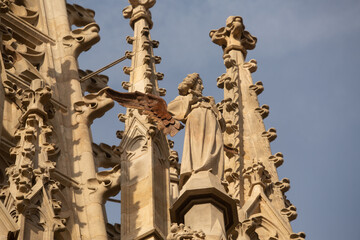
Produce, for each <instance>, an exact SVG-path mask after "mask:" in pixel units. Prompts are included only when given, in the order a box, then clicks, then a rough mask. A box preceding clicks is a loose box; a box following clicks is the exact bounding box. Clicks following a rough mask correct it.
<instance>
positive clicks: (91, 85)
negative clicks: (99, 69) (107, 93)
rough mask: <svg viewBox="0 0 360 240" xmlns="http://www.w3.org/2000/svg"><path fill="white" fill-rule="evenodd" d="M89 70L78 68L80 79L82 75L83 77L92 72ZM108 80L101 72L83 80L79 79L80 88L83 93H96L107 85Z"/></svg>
mask: <svg viewBox="0 0 360 240" xmlns="http://www.w3.org/2000/svg"><path fill="white" fill-rule="evenodd" d="M92 72H93V71H91V70H86V71H83V70H81V69H79V77H80V79H81V78H82V77H85V76H86V75H88V74H90V73H92ZM108 82H109V77H108V76H106V75H102V74H97V75H95V76H93V77H91V78H89V79H86V80H85V81H81V83H80V84H81V90H82V92H83V93H85V92H89V93H97V92H98V91H100V90H101V89H103V88H105V87H107V86H108V85H107V83H108Z"/></svg>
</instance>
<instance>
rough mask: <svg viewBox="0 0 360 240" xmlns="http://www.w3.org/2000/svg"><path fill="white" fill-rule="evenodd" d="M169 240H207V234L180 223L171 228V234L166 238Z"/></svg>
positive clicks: (172, 225)
mask: <svg viewBox="0 0 360 240" xmlns="http://www.w3.org/2000/svg"><path fill="white" fill-rule="evenodd" d="M166 239H167V240H179V239H192V240H201V239H205V233H204V232H203V231H201V230H200V231H195V230H192V229H191V228H190V227H188V226H185V225H184V224H182V223H180V224H179V225H178V224H177V223H172V224H171V227H170V233H169V235H168V236H167V238H166Z"/></svg>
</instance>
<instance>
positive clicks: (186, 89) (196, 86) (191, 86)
mask: <svg viewBox="0 0 360 240" xmlns="http://www.w3.org/2000/svg"><path fill="white" fill-rule="evenodd" d="M203 89H204V86H203V83H202V80H201V78H200V75H199V74H198V73H191V74H188V75H187V76H186V78H184V80H183V81H182V82H181V83H180V84H179V87H178V90H179V94H180V95H183V96H185V95H187V94H189V93H190V90H193V91H197V92H199V93H200V94H201V93H202V90H203Z"/></svg>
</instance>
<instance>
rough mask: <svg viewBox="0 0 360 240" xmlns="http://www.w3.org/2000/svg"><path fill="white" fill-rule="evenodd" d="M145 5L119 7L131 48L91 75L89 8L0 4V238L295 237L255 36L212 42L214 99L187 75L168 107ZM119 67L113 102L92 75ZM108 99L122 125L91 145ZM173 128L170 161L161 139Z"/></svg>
mask: <svg viewBox="0 0 360 240" xmlns="http://www.w3.org/2000/svg"><path fill="white" fill-rule="evenodd" d="M155 3H156V1H155V0H129V4H130V5H129V6H128V7H126V8H125V9H124V10H123V12H122V13H123V16H124V17H125V18H126V19H129V23H130V26H131V28H132V29H133V31H134V34H133V36H128V37H127V38H126V41H127V43H128V44H130V45H131V46H132V49H131V50H129V51H126V52H125V56H123V57H121V58H119V59H118V60H116V61H114V62H112V63H110V64H108V65H106V66H104V67H102V68H100V69H99V70H97V71H94V72H93V71H91V70H85V71H84V70H81V69H79V68H78V66H79V63H78V57H79V55H80V54H81V53H82V52H84V51H88V50H89V49H91V47H92V46H93V45H94V44H96V43H98V42H99V41H100V36H99V31H100V27H99V26H98V25H97V24H96V22H95V11H93V10H91V9H88V8H85V7H82V6H80V5H77V4H68V3H67V2H66V0H56V1H40V0H39V1H35V0H34V1H25V0H0V23H1V24H0V51H1V55H0V77H1V82H0V239H14V240H19V239H21V240H33V239H38V240H49V239H69V240H72V239H73V240H78V239H82V240H90V239H91V240H119V239H122V240H133V239H138V240H165V239H169V240H175V239H176V240H180V239H183V240H187V239H189V240H190V239H199V240H200V239H208V240H212V239H214V240H215V239H216V240H219V239H222V240H225V239H231V240H236V239H238V240H243V239H252V240H255V239H256V240H264V239H271V240H288V239H298V240H300V239H301V240H303V239H305V234H304V233H303V232H299V233H294V232H293V231H292V229H291V225H290V221H292V220H294V219H296V217H297V212H296V207H295V206H294V205H293V204H292V203H291V202H290V201H289V200H287V198H286V195H285V193H286V192H287V191H288V190H289V189H290V180H289V179H288V178H283V179H282V180H279V178H278V175H277V170H276V168H277V167H279V166H281V165H282V164H283V162H284V156H283V154H282V153H280V152H278V153H275V154H272V153H271V149H270V142H272V141H274V140H275V138H276V137H277V132H276V129H275V128H270V129H268V130H266V129H265V127H264V123H263V119H265V118H266V117H268V115H269V110H270V107H269V106H268V105H266V104H264V105H261V106H260V105H259V102H258V96H259V95H260V94H261V93H262V92H263V91H264V85H263V83H262V82H261V81H257V82H255V83H254V82H253V80H252V76H251V73H254V72H255V71H256V70H257V62H256V60H254V59H251V60H249V61H247V62H246V61H245V58H246V55H247V51H248V50H252V49H254V48H255V46H256V41H257V39H256V37H254V36H252V35H251V34H250V33H249V32H248V31H246V30H245V26H244V24H243V19H242V18H241V17H239V16H231V17H229V18H228V19H227V20H226V26H224V27H222V28H220V29H218V30H212V31H211V32H210V37H211V40H212V41H213V42H214V43H215V44H217V45H219V46H221V49H222V51H223V56H222V57H223V60H224V65H225V68H226V73H224V74H222V75H221V76H220V77H218V78H217V83H216V84H217V86H218V87H219V88H221V89H223V91H224V99H223V100H222V101H221V102H220V103H217V104H216V103H215V100H214V98H213V97H211V96H203V95H202V90H203V88H204V86H203V82H202V79H201V78H200V76H199V74H197V73H192V74H189V75H187V76H186V77H185V78H184V79H183V81H182V82H181V83H180V84H179V87H178V90H179V95H178V96H177V97H176V98H175V99H174V100H173V101H171V102H169V104H166V102H165V100H164V99H162V98H161V97H162V96H165V94H166V89H165V88H160V87H159V81H161V80H164V78H165V76H164V74H163V73H161V72H158V71H157V70H156V66H157V64H160V63H161V61H162V59H161V57H159V56H155V55H154V49H155V48H158V47H159V42H158V41H156V40H153V39H152V38H151V34H150V33H151V29H152V28H153V21H152V16H151V12H150V9H151V8H152V7H154V5H155ZM74 26H76V27H74ZM125 60H131V64H129V65H128V66H126V67H124V68H123V72H124V74H125V76H126V77H128V78H129V79H128V80H125V81H123V82H120V83H119V85H121V86H122V87H123V88H124V89H125V90H126V91H127V92H125V93H122V92H117V91H114V90H112V89H110V88H109V87H108V82H109V81H110V80H111V79H109V78H108V77H107V76H106V75H103V74H100V73H102V72H103V71H105V70H106V69H108V68H110V67H113V66H115V65H116V64H118V63H120V62H122V61H125ZM214 84H215V83H214ZM113 100H116V101H117V102H118V103H119V104H121V105H122V106H124V107H126V108H127V109H126V113H120V114H119V115H118V116H117V118H118V119H119V121H120V122H122V123H124V124H125V129H122V130H117V129H114V134H115V135H116V137H117V138H118V139H120V144H119V145H116V146H111V145H110V144H106V143H100V144H96V143H94V142H93V140H92V139H93V137H92V133H91V125H92V123H93V121H94V120H95V119H98V118H101V117H102V116H103V115H104V114H106V113H107V112H108V110H110V109H111V108H112V107H113V105H114V101H113ZM59 110H60V111H59ZM113 117H116V116H113ZM181 122H182V123H184V124H185V130H184V132H185V133H184V135H185V137H184V144H183V152H182V159H181V161H179V156H180V154H178V153H177V152H176V151H175V150H174V149H173V147H174V142H173V141H171V140H168V139H167V134H169V135H170V136H174V135H175V134H176V133H177V132H178V131H180V130H181V129H182V128H183V125H182V124H181ZM104 168H105V169H104ZM119 192H121V200H118V199H114V198H112V197H114V196H116V195H117V194H119ZM108 201H112V202H114V203H118V204H121V213H120V212H119V213H118V215H119V216H121V225H120V224H109V223H108V220H107V216H106V212H105V211H106V210H105V204H106V203H107V202H108Z"/></svg>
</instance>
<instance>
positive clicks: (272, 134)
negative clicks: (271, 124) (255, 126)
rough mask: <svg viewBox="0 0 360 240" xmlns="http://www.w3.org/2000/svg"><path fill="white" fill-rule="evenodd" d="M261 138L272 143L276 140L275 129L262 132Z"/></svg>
mask: <svg viewBox="0 0 360 240" xmlns="http://www.w3.org/2000/svg"><path fill="white" fill-rule="evenodd" d="M261 136H263V137H265V138H267V139H268V140H269V142H272V141H274V140H275V139H276V138H277V134H276V129H275V128H269V130H267V131H265V132H263V133H262V134H261Z"/></svg>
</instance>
